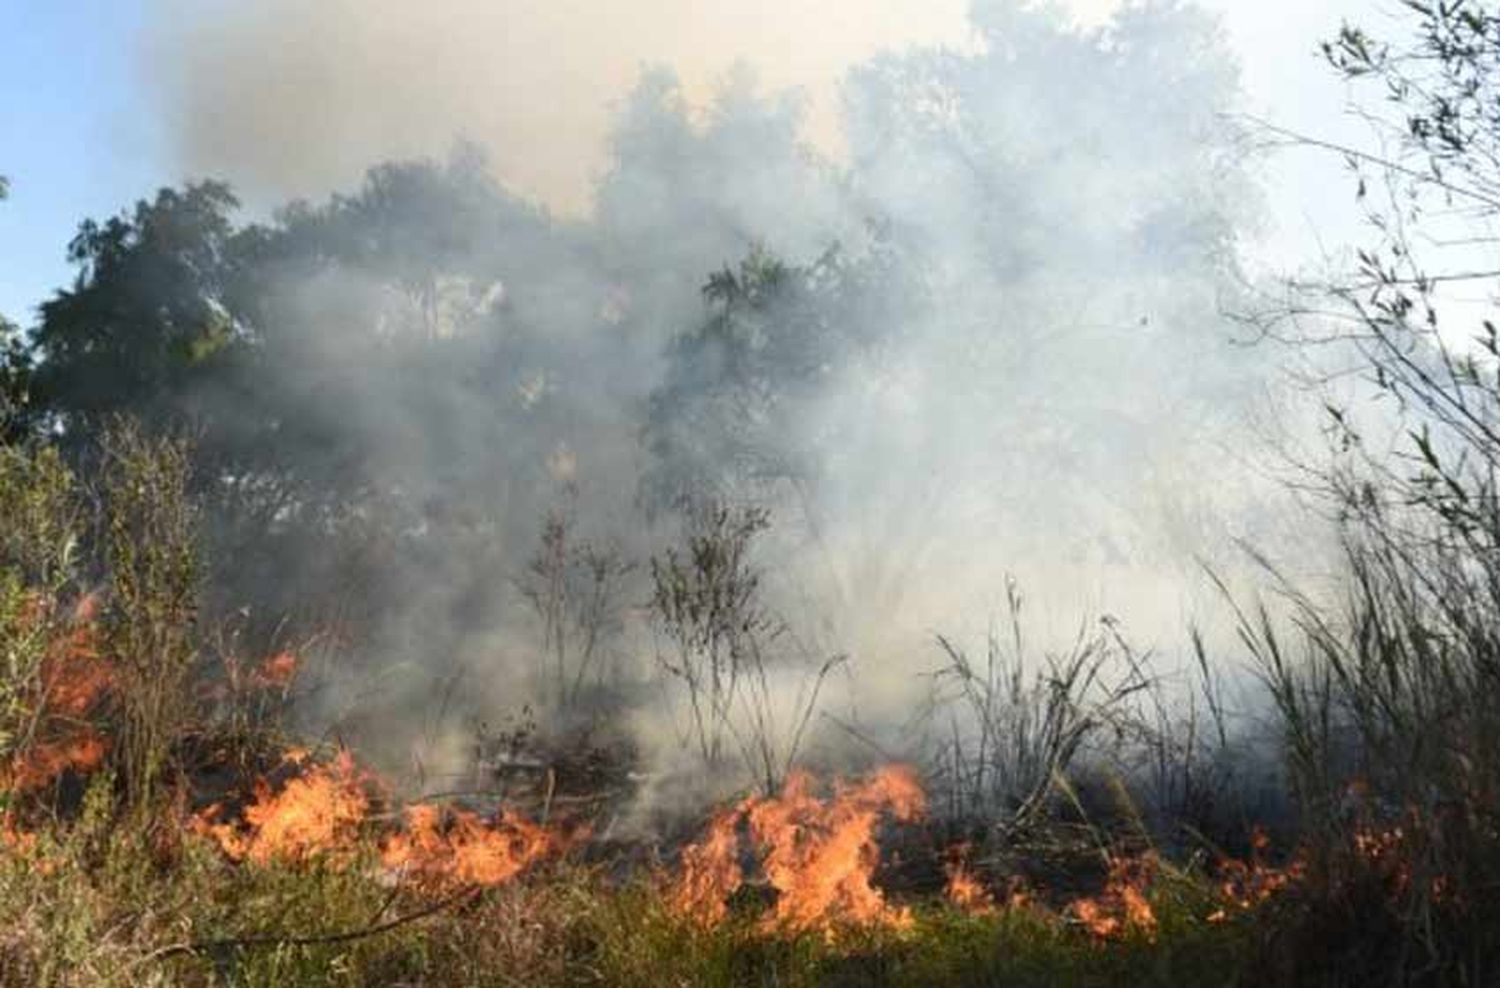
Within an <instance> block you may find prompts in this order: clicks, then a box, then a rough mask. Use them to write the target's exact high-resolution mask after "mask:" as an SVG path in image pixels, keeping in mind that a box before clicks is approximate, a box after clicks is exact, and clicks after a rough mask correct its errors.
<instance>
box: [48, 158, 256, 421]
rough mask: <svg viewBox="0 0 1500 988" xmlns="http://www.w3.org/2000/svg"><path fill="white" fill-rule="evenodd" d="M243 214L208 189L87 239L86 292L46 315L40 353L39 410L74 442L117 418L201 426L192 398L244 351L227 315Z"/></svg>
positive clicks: (82, 235) (78, 259)
mask: <svg viewBox="0 0 1500 988" xmlns="http://www.w3.org/2000/svg"><path fill="white" fill-rule="evenodd" d="M237 205H238V203H237V201H236V200H235V198H234V196H233V194H232V193H231V192H230V191H229V188H228V186H225V185H223V184H222V183H218V182H203V183H199V184H195V185H190V186H188V187H186V188H185V189H183V190H181V191H178V190H174V189H163V190H161V191H160V192H158V193H157V195H156V197H155V199H153V200H151V201H146V200H142V201H140V202H138V203H136V205H135V208H134V209H133V210H132V211H131V212H130V213H128V214H122V215H120V216H116V217H112V218H110V219H109V220H106V221H105V222H104V223H102V224H100V223H96V222H94V221H93V220H89V221H86V222H84V223H83V224H82V225H81V226H80V227H79V230H78V235H77V236H76V237H75V238H74V239H73V241H72V243H71V244H69V245H68V259H69V260H70V261H72V262H73V263H74V264H76V265H77V266H78V268H79V272H78V276H77V280H76V281H75V282H74V284H73V287H71V288H69V289H64V290H62V291H59V292H58V293H57V295H56V296H55V297H53V298H52V299H51V300H49V301H47V302H44V303H43V304H42V306H41V322H40V324H39V325H38V326H37V327H36V330H35V332H34V334H33V336H32V342H31V353H32V355H33V359H34V362H35V365H36V366H35V371H34V373H33V375H32V390H33V398H34V401H35V405H36V407H37V409H38V410H39V411H40V412H41V413H43V414H47V415H50V416H51V417H53V418H54V419H55V420H56V423H57V424H58V425H59V426H61V427H62V428H63V429H64V431H65V433H66V434H68V435H70V436H71V437H73V438H74V439H82V438H83V437H84V436H86V435H87V434H88V432H89V431H90V430H91V429H94V428H97V427H98V426H99V425H100V424H101V423H102V422H103V421H104V420H105V419H106V418H108V417H109V416H111V415H116V414H130V415H133V416H135V417H137V418H139V419H140V420H141V421H142V422H143V423H146V424H148V425H149V426H151V427H153V428H162V427H165V426H166V425H167V424H168V423H179V424H181V423H182V422H183V420H184V419H185V418H191V417H192V414H193V411H194V409H193V397H194V391H195V389H197V390H200V391H201V390H202V386H203V384H204V379H205V378H207V377H209V376H212V375H214V374H215V373H217V372H218V371H220V370H221V369H222V368H223V367H224V365H225V363H226V362H227V361H228V360H229V359H231V358H232V356H233V355H234V353H235V352H236V350H237V349H238V348H239V347H241V346H242V345H243V342H244V337H245V327H244V326H243V325H242V324H240V323H239V322H238V321H237V320H236V318H235V315H234V313H233V312H232V311H231V310H230V309H229V307H228V306H227V305H226V298H227V295H228V292H229V290H230V287H231V283H232V281H233V279H234V276H235V269H236V251H235V239H236V232H235V230H234V227H233V225H232V224H231V222H230V219H229V214H230V212H231V211H232V210H233V209H234V208H235V207H236V206H237Z"/></svg>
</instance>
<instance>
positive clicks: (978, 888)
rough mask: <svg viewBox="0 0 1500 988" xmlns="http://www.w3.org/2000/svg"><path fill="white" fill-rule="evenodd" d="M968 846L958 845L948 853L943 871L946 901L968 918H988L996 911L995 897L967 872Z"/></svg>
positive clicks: (972, 874)
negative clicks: (968, 916) (945, 884)
mask: <svg viewBox="0 0 1500 988" xmlns="http://www.w3.org/2000/svg"><path fill="white" fill-rule="evenodd" d="M968 855H969V845H968V844H959V845H958V846H956V847H954V848H952V849H951V850H950V851H949V853H948V861H947V862H946V863H945V864H944V866H943V867H944V870H945V871H946V872H947V874H948V886H947V895H948V901H949V902H951V903H952V904H953V905H954V906H955V907H957V908H958V909H959V910H960V911H961V912H964V913H967V914H968V915H970V916H988V915H991V914H993V913H994V912H995V911H996V907H995V897H994V896H993V895H991V894H990V890H989V889H987V888H985V887H984V884H983V883H982V882H980V880H979V879H978V878H976V877H975V876H974V873H973V872H971V871H970V870H969V866H968V862H967V858H968Z"/></svg>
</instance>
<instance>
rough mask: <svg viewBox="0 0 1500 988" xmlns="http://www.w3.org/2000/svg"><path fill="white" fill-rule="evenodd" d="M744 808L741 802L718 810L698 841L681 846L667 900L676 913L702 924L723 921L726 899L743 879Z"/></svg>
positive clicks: (725, 914)
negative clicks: (741, 829)
mask: <svg viewBox="0 0 1500 988" xmlns="http://www.w3.org/2000/svg"><path fill="white" fill-rule="evenodd" d="M747 808H748V806H747V804H746V803H741V804H739V805H738V806H736V807H734V808H733V809H730V810H726V811H724V812H722V813H719V814H718V815H717V816H715V817H714V818H713V819H712V820H711V821H709V824H708V831H707V833H705V834H704V835H703V839H702V840H700V841H698V843H696V844H692V845H689V846H688V847H685V848H683V851H682V862H681V872H680V874H679V876H678V879H677V883H676V885H675V886H674V887H673V888H672V889H671V890H669V892H668V894H667V899H668V902H669V903H670V904H671V906H672V907H673V908H674V909H675V910H676V911H677V912H679V913H682V914H683V915H686V916H689V917H691V918H693V919H694V920H696V921H697V922H699V923H701V924H702V925H704V926H712V925H715V924H717V923H720V922H722V921H723V919H724V918H725V916H727V915H728V913H729V907H728V905H727V900H728V899H729V897H730V896H731V895H733V894H734V892H735V890H736V889H738V888H739V887H740V884H741V882H743V881H744V878H745V872H744V869H743V868H742V867H741V865H740V838H739V826H740V820H741V819H742V818H743V816H744V814H745V811H746V809H747Z"/></svg>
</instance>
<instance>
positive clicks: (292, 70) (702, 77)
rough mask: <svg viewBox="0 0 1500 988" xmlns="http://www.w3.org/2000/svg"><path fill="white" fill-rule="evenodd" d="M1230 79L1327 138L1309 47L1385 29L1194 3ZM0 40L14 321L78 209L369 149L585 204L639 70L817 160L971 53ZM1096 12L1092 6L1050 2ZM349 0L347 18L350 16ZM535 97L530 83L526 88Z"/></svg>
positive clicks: (743, 7)
mask: <svg viewBox="0 0 1500 988" xmlns="http://www.w3.org/2000/svg"><path fill="white" fill-rule="evenodd" d="M1204 5H1205V6H1207V7H1209V8H1210V9H1213V10H1215V11H1217V12H1219V13H1220V14H1221V15H1222V17H1223V21H1224V26H1225V30H1226V31H1227V33H1228V37H1229V40H1230V47H1231V49H1232V50H1233V51H1234V52H1236V54H1237V55H1238V57H1239V59H1240V61H1241V66H1242V71H1243V75H1244V83H1245V90H1246V109H1247V110H1249V111H1250V112H1252V113H1254V114H1256V115H1258V116H1262V117H1265V118H1268V119H1271V120H1274V121H1276V122H1278V123H1280V124H1282V125H1285V126H1288V127H1291V128H1293V129H1296V130H1300V131H1304V132H1308V133H1316V134H1319V135H1320V136H1330V135H1331V136H1334V137H1336V138H1341V139H1342V138H1347V137H1349V136H1350V135H1351V133H1352V131H1351V128H1352V127H1353V126H1354V125H1353V123H1352V122H1351V121H1349V120H1347V119H1344V118H1342V117H1341V107H1342V105H1343V103H1344V101H1345V99H1346V93H1345V91H1344V88H1343V85H1342V84H1341V83H1339V82H1338V81H1337V80H1335V79H1333V77H1332V75H1331V73H1330V72H1329V71H1328V69H1327V68H1326V67H1325V66H1323V65H1322V63H1321V62H1320V61H1319V59H1318V58H1317V57H1316V45H1317V41H1318V40H1319V39H1320V38H1324V37H1327V36H1329V35H1330V34H1332V33H1333V32H1334V31H1336V30H1337V27H1338V24H1339V22H1340V19H1341V18H1350V19H1354V20H1358V21H1360V22H1363V23H1368V24H1372V25H1373V26H1374V27H1376V28H1377V29H1379V28H1380V27H1382V26H1383V25H1384V24H1386V23H1388V21H1387V18H1388V17H1389V9H1390V8H1389V5H1388V4H1381V3H1378V2H1377V0H1359V2H1356V0H1323V2H1318V3H1307V2H1303V0H1204ZM3 6H4V7H5V8H6V13H5V15H4V19H3V22H4V23H5V25H6V31H5V38H4V39H3V40H0V174H4V175H7V176H9V178H10V180H11V199H10V200H9V201H8V202H6V203H4V204H3V205H0V314H4V315H6V316H8V317H10V318H11V319H14V320H17V321H19V322H22V323H23V324H24V323H27V322H30V321H31V319H32V314H33V311H34V307H35V306H36V305H37V304H38V303H39V302H40V301H42V300H43V299H45V298H46V297H48V296H49V295H50V294H51V293H52V292H53V291H54V290H55V289H57V288H58V287H61V286H63V285H65V284H67V283H68V281H70V279H71V277H72V270H71V268H70V267H69V266H68V264H67V262H66V257H65V253H66V245H67V242H68V240H69V239H70V238H71V236H72V234H73V232H74V230H75V229H76V227H77V224H78V222H79V221H80V220H81V219H83V218H85V217H102V216H106V215H109V214H111V213H114V212H116V211H118V210H120V209H122V208H124V207H126V206H128V205H129V204H130V203H132V202H133V201H135V200H136V199H137V198H139V197H142V196H146V195H149V194H150V193H151V192H153V191H154V190H155V189H156V188H157V187H159V186H162V185H170V184H175V183H178V182H181V181H183V180H185V179H188V178H201V177H210V176H212V177H221V178H226V179H228V180H229V181H231V182H232V183H233V184H234V185H235V187H236V188H237V189H238V190H239V191H241V192H242V194H243V195H244V197H245V198H246V200H247V201H248V202H249V204H250V205H251V207H252V210H253V209H254V207H257V206H260V207H266V206H269V205H272V204H274V203H277V202H280V201H284V200H285V199H286V198H287V197H289V196H293V195H302V196H314V197H316V196H321V195H324V194H326V193H327V192H329V191H331V190H333V189H335V188H347V187H349V186H350V185H352V184H353V183H354V182H356V181H357V180H358V177H359V174H360V172H361V171H362V170H363V168H364V167H366V166H367V165H369V164H371V163H374V162H375V161H377V160H380V159H382V158H387V157H391V156H405V155H423V154H436V155H440V154H442V153H443V152H444V151H446V150H447V149H448V148H449V147H450V146H451V145H452V143H453V141H454V140H455V139H456V138H458V137H464V138H468V139H472V140H476V141H478V142H479V143H480V144H482V145H483V146H485V147H486V148H488V149H489V151H490V153H491V160H492V161H493V162H494V165H495V168H496V170H497V172H499V174H500V177H501V178H502V179H504V180H505V181H506V182H507V183H508V184H510V185H511V186H512V187H514V188H517V189H520V190H522V191H524V192H526V193H527V194H529V195H531V196H534V197H536V198H538V199H540V200H542V201H544V202H546V203H547V204H548V205H549V206H550V207H551V208H553V209H554V210H555V211H557V212H559V213H564V214H566V213H578V212H581V211H585V210H587V208H588V203H589V199H590V190H591V187H592V181H593V179H594V178H595V177H597V175H598V174H599V173H600V171H601V168H602V163H603V161H604V160H605V154H606V140H605V138H606V132H607V126H608V119H609V111H610V107H611V106H612V105H614V103H615V102H616V101H618V100H619V99H620V98H621V97H622V96H623V95H624V93H625V91H626V89H627V88H628V86H629V85H630V83H631V82H632V80H633V79H634V78H635V77H636V76H637V74H638V73H639V71H640V70H641V68H642V67H643V66H646V65H659V64H665V65H670V66H672V67H673V68H674V69H676V70H677V71H678V73H679V74H680V75H681V77H682V79H683V82H684V84H685V86H686V88H687V91H688V92H689V93H690V94H706V93H708V92H710V91H711V90H712V88H713V86H714V85H715V83H716V81H717V80H720V79H722V78H723V76H724V74H725V73H727V72H728V71H729V70H730V69H731V67H733V66H734V65H735V64H736V63H737V62H738V63H743V64H747V65H749V66H750V67H751V68H752V69H753V70H754V71H755V72H756V73H757V75H758V77H759V79H760V80H761V82H762V85H764V86H765V87H767V88H768V89H782V88H786V87H796V88H797V89H799V90H800V91H801V92H802V93H803V95H804V97H805V98H806V100H807V104H808V121H809V122H808V127H809V131H810V133H809V138H810V139H811V140H812V141H813V143H815V144H817V145H819V146H820V147H823V148H824V149H825V150H829V151H831V152H833V153H837V147H838V143H839V139H838V127H837V119H838V113H837V107H838V102H837V82H838V79H839V77H840V75H841V74H842V73H843V71H844V70H845V69H846V68H847V67H848V66H850V65H851V64H854V63H856V62H859V61H861V60H863V59H866V58H868V57H870V55H872V54H873V53H875V52H877V51H879V50H881V49H885V48H891V47H903V46H906V45H910V44H947V45H953V46H962V45H964V44H966V43H967V42H968V34H967V28H966V24H965V10H966V3H965V0H827V2H824V3H821V4H817V5H804V4H788V5H783V6H781V7H775V6H772V5H768V4H764V3H761V2H755V0H725V2H718V3H713V4H703V3H700V2H696V0H593V2H591V3H589V4H583V3H578V2H557V0H499V2H497V0H428V2H426V3H422V4H411V3H396V2H392V0H324V2H322V3H319V4H316V5H312V4H306V3H301V2H299V0H260V2H257V3H255V4H231V3H228V2H226V0H194V2H191V3H189V2H186V0H111V2H110V3H103V4H101V3H97V2H90V0H4V3H3ZM1064 6H1065V7H1067V8H1068V9H1069V10H1070V11H1071V12H1072V13H1073V14H1074V15H1075V16H1076V17H1078V18H1080V19H1082V20H1084V21H1086V22H1097V21H1098V20H1100V19H1101V18H1104V17H1106V16H1107V15H1108V12H1109V11H1110V10H1111V9H1112V7H1113V3H1112V0H1071V2H1069V3H1066V4H1064ZM356 9H357V10H358V12H359V16H357V17H356V16H353V11H355V10H356ZM539 94H543V96H542V98H539ZM1266 181H1267V184H1268V187H1269V191H1270V195H1269V202H1270V206H1271V222H1270V225H1269V226H1268V228H1267V229H1266V230H1265V231H1264V236H1263V238H1262V240H1261V242H1260V243H1259V244H1258V245H1256V246H1255V248H1254V250H1255V251H1256V252H1257V254H1258V256H1259V258H1260V259H1261V260H1263V261H1265V262H1266V263H1268V264H1270V265H1271V266H1293V265H1295V264H1297V263H1299V261H1300V260H1302V259H1305V258H1306V257H1307V255H1308V254H1309V252H1315V251H1316V250H1317V249H1319V245H1320V243H1321V242H1324V241H1337V240H1339V238H1340V237H1341V236H1343V235H1344V234H1346V233H1348V232H1350V230H1349V228H1350V226H1351V225H1352V223H1353V219H1352V217H1353V211H1352V208H1350V205H1349V200H1350V195H1349V184H1348V183H1347V182H1346V181H1345V179H1344V176H1343V174H1342V172H1341V169H1340V166H1339V164H1338V162H1337V161H1335V160H1332V159H1331V158H1329V157H1327V156H1323V155H1319V154H1315V153H1310V152H1306V151H1300V152H1296V153H1294V154H1292V155H1290V156H1286V157H1283V158H1282V159H1280V160H1278V161H1275V162H1273V163H1272V164H1271V165H1269V166H1268V168H1267V172H1266Z"/></svg>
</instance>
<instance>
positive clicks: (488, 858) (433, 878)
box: [381, 803, 568, 886]
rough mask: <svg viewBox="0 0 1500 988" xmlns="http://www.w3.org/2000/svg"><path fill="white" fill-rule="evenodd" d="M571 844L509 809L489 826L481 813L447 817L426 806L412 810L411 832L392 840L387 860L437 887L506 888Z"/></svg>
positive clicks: (384, 854) (390, 865)
mask: <svg viewBox="0 0 1500 988" xmlns="http://www.w3.org/2000/svg"><path fill="white" fill-rule="evenodd" d="M445 817H446V819H445ZM445 824H446V825H445ZM567 843H568V840H567V838H565V837H564V836H563V835H562V834H561V833H559V832H557V831H553V830H549V829H547V828H545V827H543V826H541V825H539V824H536V823H533V822H532V821H530V820H528V819H526V818H525V817H522V816H520V815H519V814H517V813H513V812H511V811H509V810H507V811H505V812H503V813H502V814H501V815H500V818H499V820H497V821H496V822H495V823H494V824H493V825H488V824H486V823H484V822H483V821H482V820H480V818H479V817H478V816H477V815H476V814H473V813H469V812H465V811H453V812H451V813H447V814H445V813H444V812H443V811H442V810H441V809H439V808H438V807H436V806H431V805H428V804H425V803H424V804H418V805H416V806H410V807H408V808H407V810H406V831H405V832H404V833H398V834H395V835H393V836H392V837H390V838H389V839H388V840H387V841H386V843H385V847H384V849H383V850H382V852H381V861H382V862H383V863H384V864H385V866H386V867H388V868H391V869H393V870H399V871H401V872H403V873H408V874H415V875H417V876H419V877H420V878H422V879H425V880H426V881H427V882H428V883H430V884H434V885H446V884H461V885H486V886H487V885H500V884H503V883H505V882H508V881H510V880H511V879H512V878H514V877H516V876H517V875H519V874H520V873H521V872H522V871H524V870H526V869H527V868H528V867H530V866H531V865H532V864H533V863H535V862H536V861H538V860H540V859H542V858H544V857H546V856H548V855H550V854H552V853H554V852H557V851H560V850H562V849H563V848H564V847H565V846H566V844H567Z"/></svg>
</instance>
